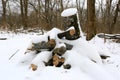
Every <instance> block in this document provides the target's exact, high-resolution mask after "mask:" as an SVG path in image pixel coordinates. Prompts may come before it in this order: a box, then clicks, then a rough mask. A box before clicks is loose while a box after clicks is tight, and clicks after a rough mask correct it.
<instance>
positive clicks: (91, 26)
mask: <svg viewBox="0 0 120 80" xmlns="http://www.w3.org/2000/svg"><path fill="white" fill-rule="evenodd" d="M95 35H96V27H95V0H87V36H86V40H91V39H92V38H93V37H94V36H95Z"/></svg>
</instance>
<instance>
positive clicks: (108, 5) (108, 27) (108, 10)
mask: <svg viewBox="0 0 120 80" xmlns="http://www.w3.org/2000/svg"><path fill="white" fill-rule="evenodd" d="M111 3H112V0H106V26H107V32H108V33H111V27H110V26H111V20H110V12H111V11H110V9H111Z"/></svg>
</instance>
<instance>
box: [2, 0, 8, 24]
mask: <svg viewBox="0 0 120 80" xmlns="http://www.w3.org/2000/svg"><path fill="white" fill-rule="evenodd" d="M7 2H8V0H2V9H3V13H2V22H3V24H4V25H5V24H6V3H7Z"/></svg>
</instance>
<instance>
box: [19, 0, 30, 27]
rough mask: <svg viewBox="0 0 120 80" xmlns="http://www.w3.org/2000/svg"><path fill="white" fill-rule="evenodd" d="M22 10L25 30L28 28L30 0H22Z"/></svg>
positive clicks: (22, 21)
mask: <svg viewBox="0 0 120 80" xmlns="http://www.w3.org/2000/svg"><path fill="white" fill-rule="evenodd" d="M20 5H21V7H20V9H21V23H22V25H23V28H24V29H27V27H28V16H27V14H28V0H20Z"/></svg>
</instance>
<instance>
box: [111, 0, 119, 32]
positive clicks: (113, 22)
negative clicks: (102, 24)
mask: <svg viewBox="0 0 120 80" xmlns="http://www.w3.org/2000/svg"><path fill="white" fill-rule="evenodd" d="M119 6H120V0H119V1H118V4H117V6H116V10H115V15H114V18H113V21H112V24H111V26H110V34H112V33H113V31H114V27H115V24H116V22H117V17H118V12H119V10H120V9H119Z"/></svg>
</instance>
